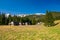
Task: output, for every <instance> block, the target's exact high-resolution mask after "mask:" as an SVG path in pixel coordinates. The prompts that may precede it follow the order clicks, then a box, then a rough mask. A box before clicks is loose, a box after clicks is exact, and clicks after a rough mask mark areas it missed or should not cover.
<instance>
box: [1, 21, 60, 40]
mask: <svg viewBox="0 0 60 40" xmlns="http://www.w3.org/2000/svg"><path fill="white" fill-rule="evenodd" d="M56 22H60V21H56ZM0 40H60V24H58V25H56V26H54V27H45V26H44V25H42V24H41V25H25V26H21V25H20V26H6V25H3V26H0Z"/></svg>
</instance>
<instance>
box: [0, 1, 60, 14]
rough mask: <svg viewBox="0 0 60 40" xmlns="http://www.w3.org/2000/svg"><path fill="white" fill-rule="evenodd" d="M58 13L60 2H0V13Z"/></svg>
mask: <svg viewBox="0 0 60 40" xmlns="http://www.w3.org/2000/svg"><path fill="white" fill-rule="evenodd" d="M46 10H49V11H60V0H0V11H1V12H7V13H11V14H34V13H45V12H46Z"/></svg>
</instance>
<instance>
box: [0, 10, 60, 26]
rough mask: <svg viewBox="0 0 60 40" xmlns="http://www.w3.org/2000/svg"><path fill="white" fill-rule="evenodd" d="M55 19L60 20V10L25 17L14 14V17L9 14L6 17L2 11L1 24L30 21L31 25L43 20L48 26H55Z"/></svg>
mask: <svg viewBox="0 0 60 40" xmlns="http://www.w3.org/2000/svg"><path fill="white" fill-rule="evenodd" d="M55 20H60V12H50V11H46V14H45V15H29V16H25V17H20V16H16V15H14V16H13V17H12V16H11V15H9V16H8V17H6V15H5V13H0V25H8V23H10V22H11V21H13V22H14V21H16V22H21V23H26V22H27V23H28V24H29V25H35V24H37V23H38V22H43V23H45V25H47V26H53V25H54V21H55Z"/></svg>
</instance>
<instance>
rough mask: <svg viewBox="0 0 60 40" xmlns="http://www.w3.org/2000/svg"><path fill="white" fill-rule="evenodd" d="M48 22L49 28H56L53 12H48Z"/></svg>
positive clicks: (46, 21)
mask: <svg viewBox="0 0 60 40" xmlns="http://www.w3.org/2000/svg"><path fill="white" fill-rule="evenodd" d="M45 17H46V20H45V24H46V25H47V26H48V27H49V26H54V18H53V15H52V13H51V12H48V11H47V12H46V16H45Z"/></svg>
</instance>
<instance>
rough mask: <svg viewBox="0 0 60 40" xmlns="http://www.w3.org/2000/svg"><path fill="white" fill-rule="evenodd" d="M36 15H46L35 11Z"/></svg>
mask: <svg viewBox="0 0 60 40" xmlns="http://www.w3.org/2000/svg"><path fill="white" fill-rule="evenodd" d="M35 15H45V13H35Z"/></svg>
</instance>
